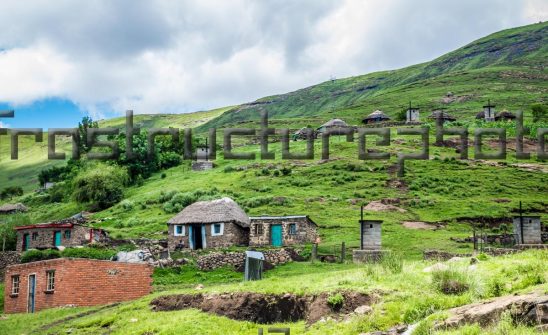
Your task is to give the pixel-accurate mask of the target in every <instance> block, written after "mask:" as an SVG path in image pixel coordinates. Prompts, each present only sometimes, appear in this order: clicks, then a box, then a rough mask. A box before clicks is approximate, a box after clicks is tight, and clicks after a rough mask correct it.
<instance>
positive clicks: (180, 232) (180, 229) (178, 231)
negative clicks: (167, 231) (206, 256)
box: [174, 225, 185, 236]
mask: <svg viewBox="0 0 548 335" xmlns="http://www.w3.org/2000/svg"><path fill="white" fill-rule="evenodd" d="M174 235H175V236H185V226H183V225H176V226H175V233H174Z"/></svg>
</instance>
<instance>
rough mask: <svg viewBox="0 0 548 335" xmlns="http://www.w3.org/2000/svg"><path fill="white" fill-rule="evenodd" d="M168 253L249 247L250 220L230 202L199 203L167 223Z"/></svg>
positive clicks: (230, 200) (225, 200)
mask: <svg viewBox="0 0 548 335" xmlns="http://www.w3.org/2000/svg"><path fill="white" fill-rule="evenodd" d="M168 228H169V229H168V247H169V249H170V250H172V251H173V250H176V249H183V248H190V249H205V248H221V247H223V248H224V247H230V246H233V245H247V244H248V243H249V217H248V216H247V214H246V213H245V212H244V210H243V209H242V208H241V207H240V206H238V204H237V203H236V202H234V200H232V199H230V198H222V199H217V200H212V201H198V202H195V203H193V204H191V205H189V206H187V207H185V209H183V210H182V211H181V212H180V213H179V214H177V215H176V216H174V217H173V218H171V219H170V220H169V221H168Z"/></svg>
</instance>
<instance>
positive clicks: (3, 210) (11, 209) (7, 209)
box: [0, 203, 28, 214]
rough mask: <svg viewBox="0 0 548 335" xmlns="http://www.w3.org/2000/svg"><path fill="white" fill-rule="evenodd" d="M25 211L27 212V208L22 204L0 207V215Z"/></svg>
mask: <svg viewBox="0 0 548 335" xmlns="http://www.w3.org/2000/svg"><path fill="white" fill-rule="evenodd" d="M26 211H28V208H27V207H26V206H25V205H23V204H22V203H16V204H4V205H2V206H0V214H15V213H24V212H26Z"/></svg>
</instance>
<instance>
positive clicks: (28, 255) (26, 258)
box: [21, 249, 61, 263]
mask: <svg viewBox="0 0 548 335" xmlns="http://www.w3.org/2000/svg"><path fill="white" fill-rule="evenodd" d="M59 257H61V253H60V252H59V251H58V250H55V249H48V250H35V249H32V250H28V251H25V253H24V254H23V256H21V263H30V262H37V261H43V260H46V259H54V258H59Z"/></svg>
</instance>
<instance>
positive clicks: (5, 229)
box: [0, 213, 30, 251]
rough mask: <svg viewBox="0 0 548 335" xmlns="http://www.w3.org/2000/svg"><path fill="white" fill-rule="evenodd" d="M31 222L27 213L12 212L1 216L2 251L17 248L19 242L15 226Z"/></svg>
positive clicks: (0, 236)
mask: <svg viewBox="0 0 548 335" xmlns="http://www.w3.org/2000/svg"><path fill="white" fill-rule="evenodd" d="M27 224H30V219H29V217H28V216H27V215H26V214H21V213H17V214H11V215H8V216H3V217H2V216H0V238H1V239H2V251H5V250H15V247H16V244H17V233H16V232H15V227H17V226H24V225H27Z"/></svg>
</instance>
